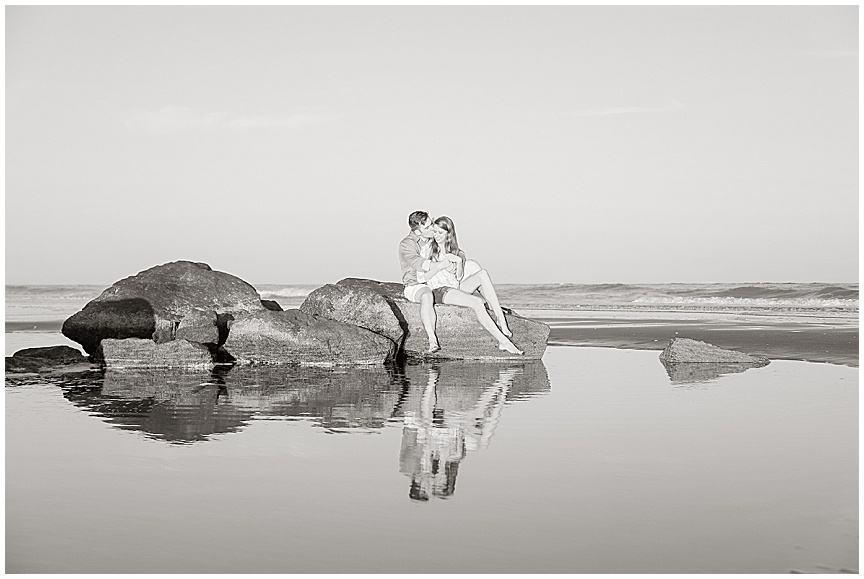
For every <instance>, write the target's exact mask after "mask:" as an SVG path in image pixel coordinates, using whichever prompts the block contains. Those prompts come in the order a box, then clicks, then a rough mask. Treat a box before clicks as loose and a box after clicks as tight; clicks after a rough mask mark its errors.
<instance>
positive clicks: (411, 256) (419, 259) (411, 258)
mask: <svg viewBox="0 0 864 579" xmlns="http://www.w3.org/2000/svg"><path fill="white" fill-rule="evenodd" d="M391 247H392V246H391ZM391 255H392V254H391ZM399 257H400V258H402V261H404V262H405V263H406V264H408V265H410V266H411V268H412V269H416V270H417V271H426V270H428V269H429V266H430V265H431V261H430V260H428V259H426V258H424V257H423V256H422V255H420V248H418V247H417V244H416V243H414V242H413V241H411V240H410V239H403V240H402V242H401V243H400V244H399Z"/></svg>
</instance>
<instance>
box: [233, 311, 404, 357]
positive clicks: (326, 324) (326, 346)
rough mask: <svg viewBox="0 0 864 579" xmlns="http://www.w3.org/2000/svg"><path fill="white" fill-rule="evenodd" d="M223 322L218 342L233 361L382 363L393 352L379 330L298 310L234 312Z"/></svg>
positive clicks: (388, 340)
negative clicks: (223, 337)
mask: <svg viewBox="0 0 864 579" xmlns="http://www.w3.org/2000/svg"><path fill="white" fill-rule="evenodd" d="M228 328H229V329H228V338H227V340H226V341H225V344H224V346H223V348H224V350H225V351H226V352H227V353H228V354H230V356H231V357H232V358H233V359H234V360H235V361H236V362H237V363H239V364H299V365H304V366H332V365H341V364H382V363H384V362H385V361H386V360H388V359H390V358H392V357H394V356H395V353H396V346H395V344H394V343H393V342H392V341H391V340H390V339H388V338H386V337H384V336H381V335H379V334H376V333H374V332H371V331H369V330H366V329H364V328H361V327H358V326H354V325H351V324H345V323H342V322H338V321H334V320H329V319H326V318H322V317H319V316H315V315H310V314H307V313H305V312H303V311H301V310H287V311H284V312H274V311H270V310H264V311H259V312H248V313H244V314H236V315H235V317H234V319H233V320H232V321H230V322H229V324H228Z"/></svg>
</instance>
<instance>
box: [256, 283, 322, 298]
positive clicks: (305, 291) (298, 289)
mask: <svg viewBox="0 0 864 579" xmlns="http://www.w3.org/2000/svg"><path fill="white" fill-rule="evenodd" d="M314 290H315V286H287V287H282V288H279V289H261V288H259V289H258V293H259V294H261V297H262V298H264V299H272V298H305V297H306V296H308V295H309V294H310V293H312V292H313V291H314Z"/></svg>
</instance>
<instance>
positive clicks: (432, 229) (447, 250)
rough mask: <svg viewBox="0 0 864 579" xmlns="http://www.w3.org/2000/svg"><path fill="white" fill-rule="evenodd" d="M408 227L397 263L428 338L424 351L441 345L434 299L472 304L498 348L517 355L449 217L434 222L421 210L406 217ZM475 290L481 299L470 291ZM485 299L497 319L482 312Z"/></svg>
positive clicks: (490, 290) (488, 287)
mask: <svg viewBox="0 0 864 579" xmlns="http://www.w3.org/2000/svg"><path fill="white" fill-rule="evenodd" d="M408 226H409V227H410V228H411V232H410V233H409V234H408V236H407V237H405V239H403V240H402V241H401V243H399V264H400V265H401V266H402V283H404V284H405V292H404V293H405V298H406V299H408V300H409V301H412V302H415V303H419V304H420V320H421V321H422V323H423V328H424V329H425V330H426V335H427V336H428V337H429V353H430V354H434V353H435V352H437V351H438V350H440V349H441V347H440V346H439V344H438V337H437V336H436V334H435V320H436V317H435V307H434V305H435V304H449V305H454V306H462V307H466V308H471V309H472V310H474V313H475V314H476V315H477V320H478V321H479V322H480V325H482V326H483V327H484V328H485V329H486V330H487V331H488V332H489V333H490V334H492V336H493V337H494V338H495V339H496V340H498V348H499V349H501V350H503V351H505V352H510V353H511V354H522V353H523V352H522V350H520V349H519V348H517V347H516V346H515V345H514V344H513V342H511V341H510V339H509V338H510V337H511V336H512V335H513V334H512V332H511V331H510V329H509V328H508V327H507V320H506V318H505V317H504V312H503V311H501V304H500V303H498V294H497V293H495V287H494V286H493V285H492V280H491V279H490V278H489V274H488V273H487V272H486V270H485V269H483V268H482V267H480V264H479V263H477V262H476V261H474V260H473V259H466V258H465V252H463V251H462V250H461V249H459V244H458V242H457V241H456V227H455V226H454V225H453V220H451V219H450V218H449V217H439V218H438V219H435V220H434V221H433V220H432V218H430V217H429V214H428V213H426V212H425V211H415V212H414V213H412V214H411V215H409V216H408ZM477 289H479V290H480V293H481V294H482V295H483V298H480V297H478V296H476V295H474V291H475V290H477ZM484 298H485V299H484ZM486 303H488V304H489V307H490V308H491V309H492V313H493V314H495V317H496V318H497V321H498V324H497V325H496V324H495V322H493V321H492V318H490V317H489V314H488V312H487V311H486Z"/></svg>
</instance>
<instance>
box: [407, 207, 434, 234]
mask: <svg viewBox="0 0 864 579" xmlns="http://www.w3.org/2000/svg"><path fill="white" fill-rule="evenodd" d="M427 219H429V214H428V213H426V212H425V211H415V212H414V213H412V214H411V215H409V216H408V227H410V228H411V231H414V230H415V229H417V228H418V227H420V226H421V225H423V224H424V223H426V220H427Z"/></svg>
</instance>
